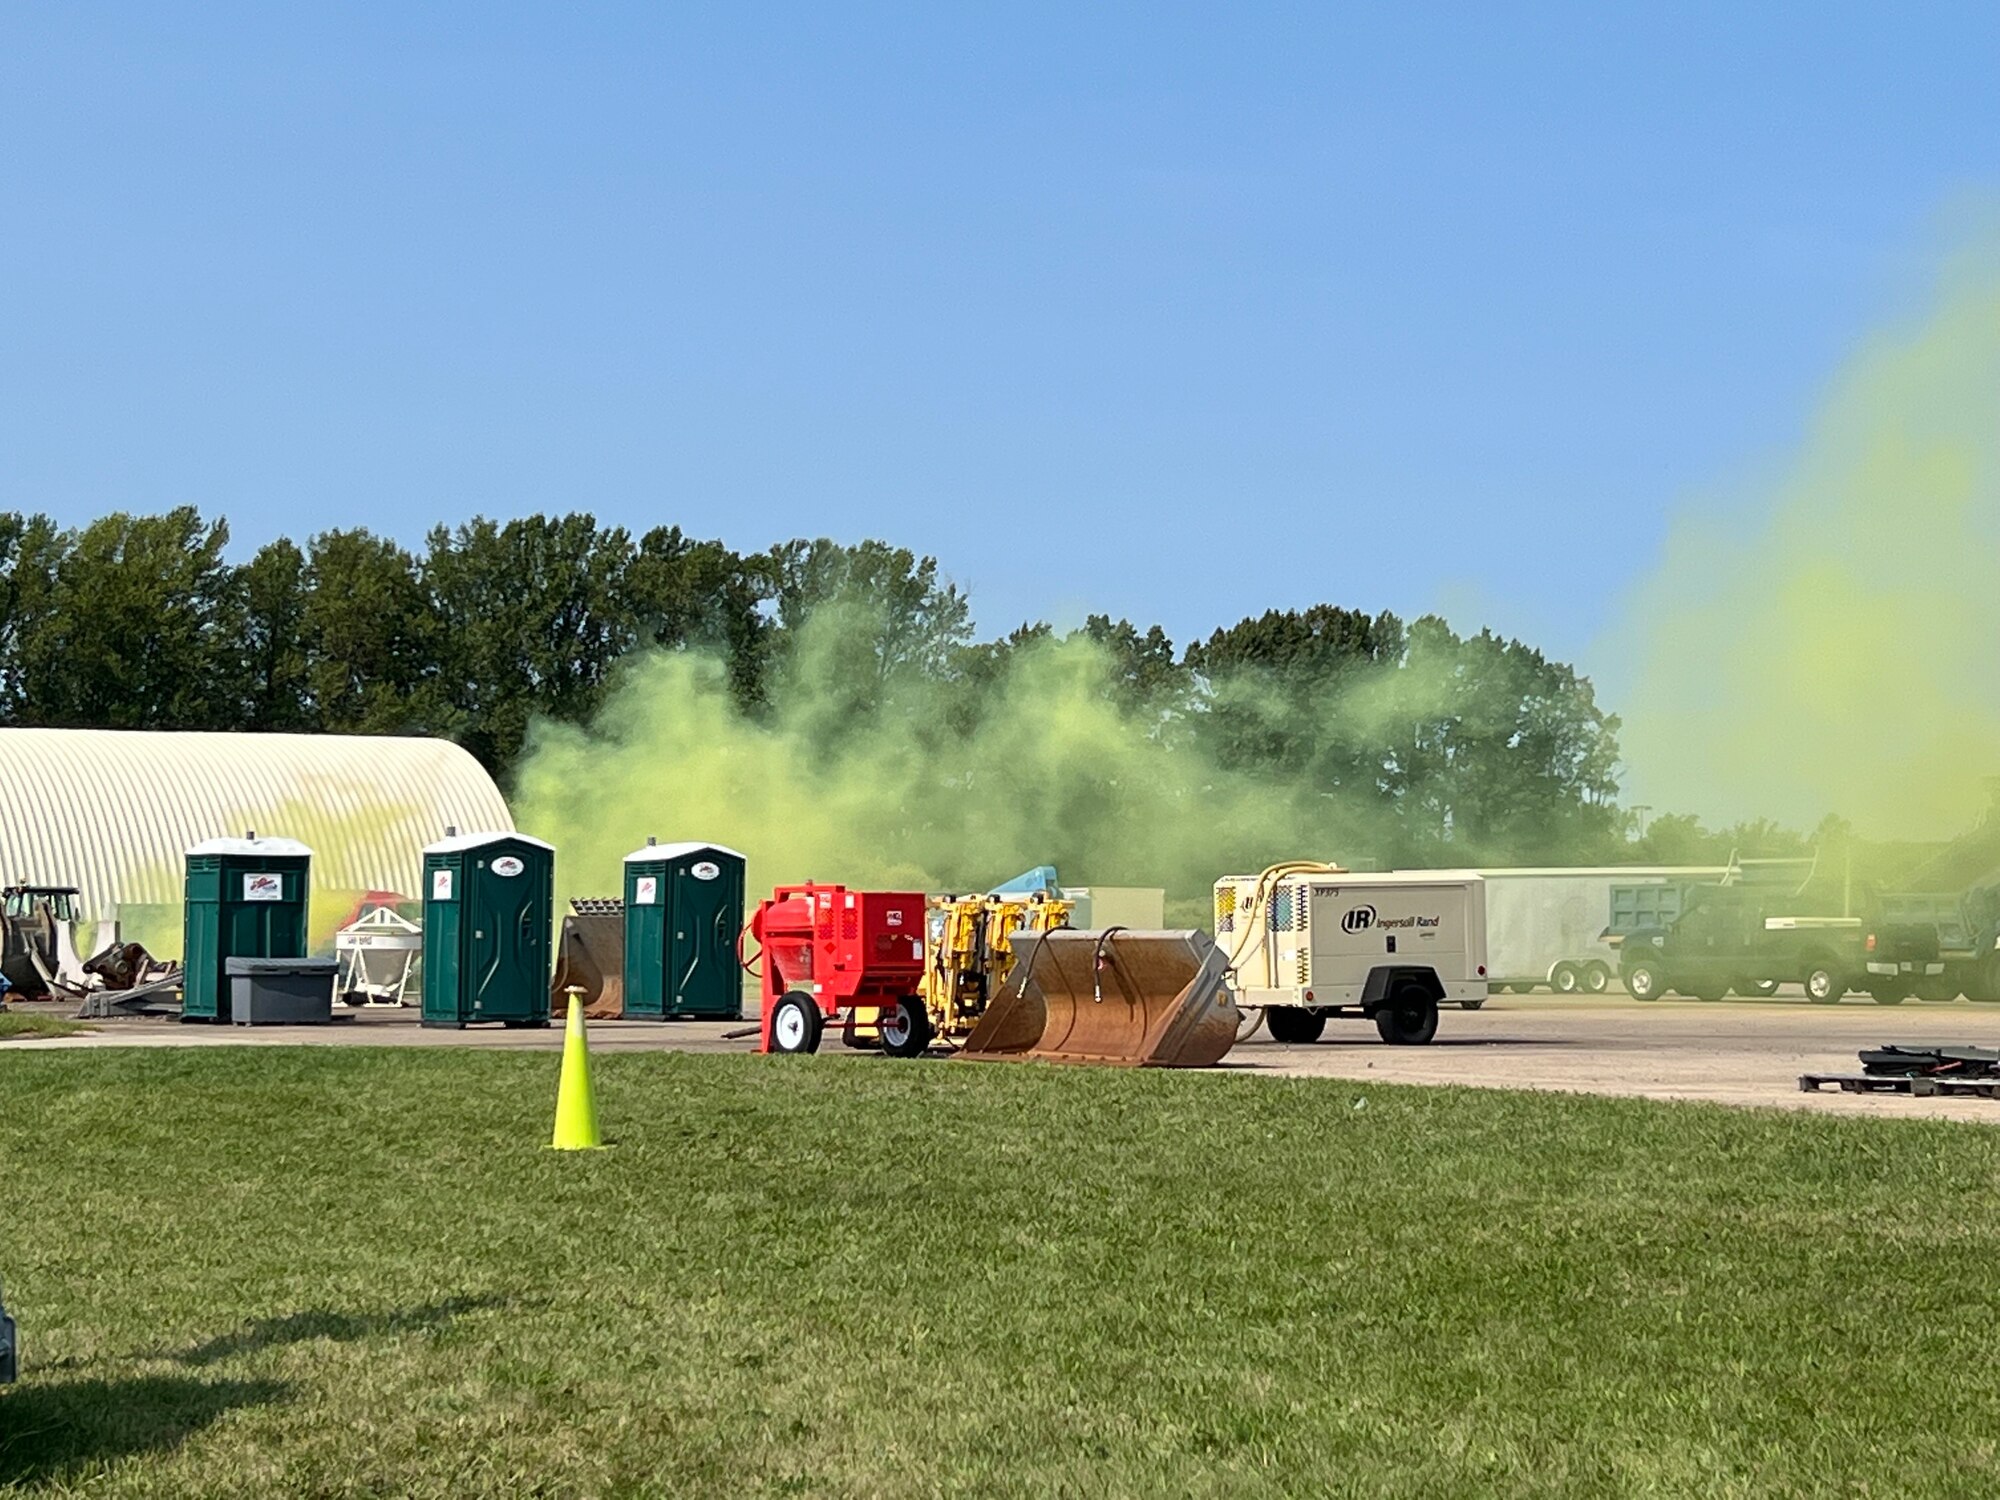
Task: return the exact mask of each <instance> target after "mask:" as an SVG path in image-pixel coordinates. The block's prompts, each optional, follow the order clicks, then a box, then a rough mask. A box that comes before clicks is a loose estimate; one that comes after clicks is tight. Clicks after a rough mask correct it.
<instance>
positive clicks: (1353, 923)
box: [1340, 906, 1375, 932]
mask: <svg viewBox="0 0 2000 1500" xmlns="http://www.w3.org/2000/svg"><path fill="white" fill-rule="evenodd" d="M1374 925H1375V908H1374V907H1372V906H1357V907H1355V908H1354V909H1353V910H1352V911H1350V912H1348V914H1347V915H1346V916H1344V917H1342V918H1341V919H1340V926H1341V929H1342V931H1345V932H1366V931H1367V930H1368V929H1369V928H1371V927H1373V926H1374Z"/></svg>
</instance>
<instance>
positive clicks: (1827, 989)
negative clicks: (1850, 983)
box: [1805, 964, 1847, 1005]
mask: <svg viewBox="0 0 2000 1500" xmlns="http://www.w3.org/2000/svg"><path fill="white" fill-rule="evenodd" d="M1805 986H1806V999H1808V1000H1810V1001H1812V1003H1813V1004H1814V1005H1836V1004H1838V1003H1839V1001H1840V997H1841V996H1842V995H1844V994H1846V993H1847V983H1846V981H1845V980H1843V979H1842V978H1841V977H1840V976H1839V975H1838V974H1836V973H1834V972H1833V970H1831V969H1829V968H1827V967H1826V966H1825V965H1824V964H1819V965H1816V966H1814V967H1813V968H1811V969H1808V970H1807V971H1806V977H1805Z"/></svg>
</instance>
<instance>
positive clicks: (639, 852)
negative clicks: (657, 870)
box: [625, 839, 750, 865]
mask: <svg viewBox="0 0 2000 1500" xmlns="http://www.w3.org/2000/svg"><path fill="white" fill-rule="evenodd" d="M704 849H705V850H708V851H709V852H710V853H714V854H727V855H728V856H729V857H730V858H731V859H740V860H742V861H743V862H744V863H745V864H748V863H749V860H750V857H749V856H748V855H747V854H745V853H743V852H742V851H741V850H740V849H732V848H730V847H729V846H728V845H727V844H707V843H703V842H701V841H700V840H698V839H697V840H692V841H684V842H681V843H678V844H654V843H648V844H647V845H646V847H645V848H643V849H634V850H633V851H632V852H631V853H630V854H628V855H626V856H625V863H626V864H628V865H629V864H636V863H637V862H639V861H641V860H649V859H679V858H680V857H681V856H682V855H685V854H698V853H700V852H701V851H702V850H704Z"/></svg>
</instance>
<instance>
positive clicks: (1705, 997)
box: [1694, 988, 1729, 1005]
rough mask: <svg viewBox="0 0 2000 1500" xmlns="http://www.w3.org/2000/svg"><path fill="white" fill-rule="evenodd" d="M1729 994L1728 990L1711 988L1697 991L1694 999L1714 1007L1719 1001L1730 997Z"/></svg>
mask: <svg viewBox="0 0 2000 1500" xmlns="http://www.w3.org/2000/svg"><path fill="white" fill-rule="evenodd" d="M1728 994H1729V991H1728V990H1726V989H1723V990H1718V989H1712V988H1711V989H1701V990H1696V991H1695V995H1694V997H1695V999H1697V1000H1699V1001H1701V1002H1702V1003H1703V1004H1704V1005H1713V1004H1715V1003H1716V1002H1717V1001H1718V1000H1722V999H1725V998H1726V997H1727V996H1728Z"/></svg>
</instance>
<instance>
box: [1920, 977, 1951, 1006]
mask: <svg viewBox="0 0 2000 1500" xmlns="http://www.w3.org/2000/svg"><path fill="white" fill-rule="evenodd" d="M1917 998H1918V999H1919V1000H1924V1001H1928V1002H1929V1003H1930V1004H1932V1005H1949V1004H1950V1003H1951V1002H1952V1001H1954V1000H1956V999H1957V998H1958V987H1957V986H1956V985H1954V984H1953V983H1952V982H1951V981H1950V980H1949V979H1942V978H1939V979H1932V978H1924V979H1919V980H1918V981H1917Z"/></svg>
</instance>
